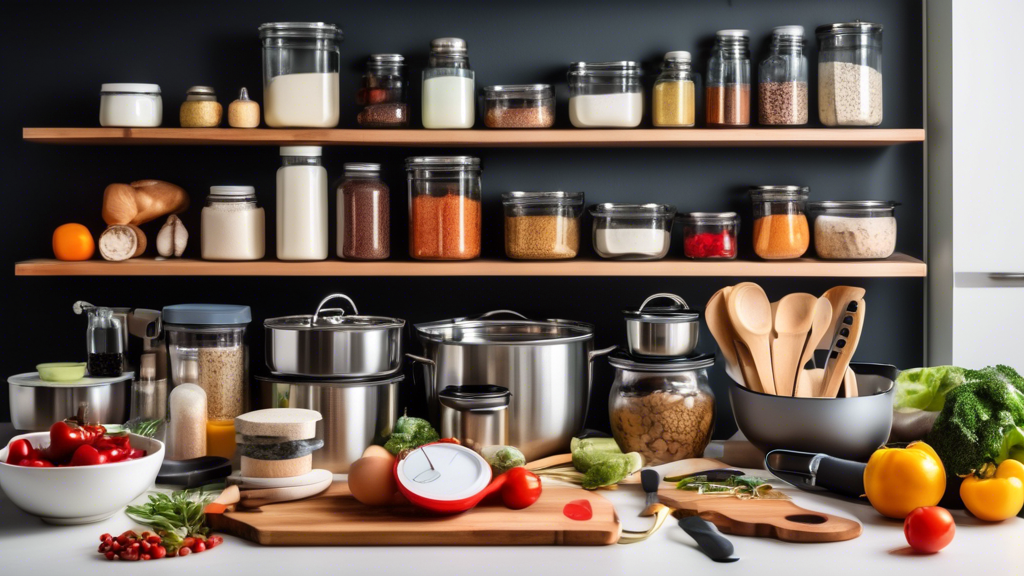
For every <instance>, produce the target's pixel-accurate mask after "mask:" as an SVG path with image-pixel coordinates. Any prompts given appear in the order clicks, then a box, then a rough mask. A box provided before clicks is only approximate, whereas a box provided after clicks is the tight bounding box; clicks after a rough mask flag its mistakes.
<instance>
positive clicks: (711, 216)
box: [678, 212, 736, 220]
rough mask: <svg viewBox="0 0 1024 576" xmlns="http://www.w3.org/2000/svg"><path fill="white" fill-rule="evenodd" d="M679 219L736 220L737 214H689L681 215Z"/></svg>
mask: <svg viewBox="0 0 1024 576" xmlns="http://www.w3.org/2000/svg"><path fill="white" fill-rule="evenodd" d="M678 217H679V219H680V220H682V219H691V218H692V219H694V220H734V219H735V218H736V213H735V212H689V213H686V214H679V216H678Z"/></svg>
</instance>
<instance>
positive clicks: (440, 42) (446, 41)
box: [430, 38, 468, 54]
mask: <svg viewBox="0 0 1024 576" xmlns="http://www.w3.org/2000/svg"><path fill="white" fill-rule="evenodd" d="M467 49H468V47H467V46H466V41H465V40H463V39H462V38H434V39H433V40H431V41H430V51H431V52H433V53H434V54H465V53H466V51H467Z"/></svg>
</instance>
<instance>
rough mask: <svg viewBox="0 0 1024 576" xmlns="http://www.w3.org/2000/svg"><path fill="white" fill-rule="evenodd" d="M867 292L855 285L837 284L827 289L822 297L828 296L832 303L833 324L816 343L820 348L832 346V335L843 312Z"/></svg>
mask: <svg viewBox="0 0 1024 576" xmlns="http://www.w3.org/2000/svg"><path fill="white" fill-rule="evenodd" d="M865 294H867V291H866V290H864V289H863V288H857V287H854V286H836V287H834V288H829V289H828V290H826V291H825V293H824V294H823V295H822V298H827V299H828V301H829V304H831V305H832V325H831V326H829V329H828V330H827V331H826V332H825V333H824V334H822V335H821V339H820V340H818V342H817V344H815V346H816V347H817V349H818V350H828V349H829V348H830V347H831V346H832V335H833V334H835V332H836V326H837V325H838V324H839V322H840V320H841V315H842V312H843V311H844V310H846V309H847V307H849V305H850V302H856V301H858V300H860V299H861V298H864V295H865Z"/></svg>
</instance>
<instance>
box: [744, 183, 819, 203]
mask: <svg viewBox="0 0 1024 576" xmlns="http://www.w3.org/2000/svg"><path fill="white" fill-rule="evenodd" d="M810 192H811V189H810V188H808V187H807V186H751V187H750V196H751V198H753V199H754V200H755V201H756V200H806V199H807V195H808V194H810Z"/></svg>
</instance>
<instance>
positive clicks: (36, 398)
mask: <svg viewBox="0 0 1024 576" xmlns="http://www.w3.org/2000/svg"><path fill="white" fill-rule="evenodd" d="M133 377H134V374H133V373H132V372H125V373H124V374H121V375H120V376H117V377H111V378H90V377H86V378H82V379H81V380H79V381H77V382H44V381H42V380H40V379H39V374H38V373H36V372H30V373H28V374H18V375H16V376H11V377H10V378H8V379H7V383H8V390H9V392H10V401H11V424H13V425H14V428H15V429H16V430H27V431H41V430H49V429H50V426H53V423H54V422H58V421H60V420H63V419H65V418H71V417H72V416H75V415H76V414H77V413H78V407H79V406H80V405H83V404H84V405H85V407H86V416H87V417H88V419H89V421H90V422H101V423H103V424H124V423H125V422H127V421H128V418H129V411H130V408H131V396H132V391H131V388H132V378H133Z"/></svg>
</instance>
